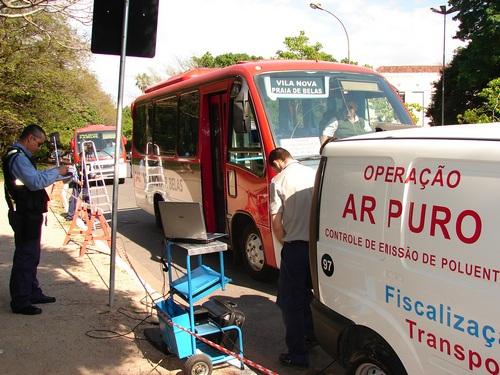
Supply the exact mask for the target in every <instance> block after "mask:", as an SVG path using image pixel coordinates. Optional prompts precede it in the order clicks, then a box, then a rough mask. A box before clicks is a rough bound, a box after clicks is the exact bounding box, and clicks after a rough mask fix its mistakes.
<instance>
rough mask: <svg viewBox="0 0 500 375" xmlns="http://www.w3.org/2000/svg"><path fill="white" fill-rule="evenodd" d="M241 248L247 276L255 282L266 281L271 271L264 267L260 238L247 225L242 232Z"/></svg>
mask: <svg viewBox="0 0 500 375" xmlns="http://www.w3.org/2000/svg"><path fill="white" fill-rule="evenodd" d="M241 248H242V253H243V254H242V255H243V257H242V258H243V262H244V264H245V268H246V270H247V272H248V273H249V275H250V276H251V277H252V278H254V279H256V280H267V279H268V278H269V277H270V275H271V272H272V269H271V268H270V267H269V266H267V265H266V256H265V254H264V246H263V244H262V238H261V237H260V234H259V231H258V230H257V228H255V226H254V225H248V226H247V227H246V228H245V230H244V231H243V236H242V247H241Z"/></svg>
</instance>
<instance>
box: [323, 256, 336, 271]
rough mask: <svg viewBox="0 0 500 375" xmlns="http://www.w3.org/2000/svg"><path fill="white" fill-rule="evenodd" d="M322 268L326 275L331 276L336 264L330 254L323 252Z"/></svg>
mask: <svg viewBox="0 0 500 375" xmlns="http://www.w3.org/2000/svg"><path fill="white" fill-rule="evenodd" d="M321 269H322V270H323V273H324V274H325V275H326V276H328V277H331V276H332V275H333V271H334V269H335V266H334V264H333V259H332V257H331V256H330V255H329V254H323V256H322V257H321Z"/></svg>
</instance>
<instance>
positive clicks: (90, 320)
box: [0, 183, 247, 375]
mask: <svg viewBox="0 0 500 375" xmlns="http://www.w3.org/2000/svg"><path fill="white" fill-rule="evenodd" d="M0 188H1V191H2V192H3V183H0ZM0 195H1V196H0V217H1V223H2V224H1V225H0V327H1V328H0V374H24V373H26V374H32V375H37V374H51V375H56V374H61V375H62V374H64V375H67V374H83V375H88V374H134V375H141V374H178V375H179V374H182V371H181V369H182V366H183V361H181V360H179V359H177V358H176V357H173V356H166V355H164V354H163V353H162V352H160V351H158V350H157V349H155V348H154V347H153V346H152V345H150V343H149V342H148V341H145V340H144V336H143V332H142V331H143V329H144V328H147V327H153V326H152V325H149V324H141V325H140V326H138V327H137V328H136V329H135V330H134V331H133V332H130V331H131V330H132V329H134V327H136V326H137V325H138V324H139V323H140V322H141V320H143V319H145V318H147V317H148V315H149V314H150V313H151V308H150V307H147V306H145V303H146V302H148V303H149V300H148V299H147V298H146V292H145V291H144V289H143V288H142V286H141V285H140V283H139V282H138V280H136V279H134V278H133V277H132V276H131V275H130V274H129V273H128V272H127V271H125V270H124V269H123V268H121V267H120V266H119V265H120V262H117V267H116V277H115V298H114V306H113V307H112V308H110V307H109V306H108V298H109V297H108V296H109V294H108V293H109V291H108V284H109V265H110V257H109V255H107V254H105V253H103V252H101V251H99V250H97V249H96V248H93V247H91V248H90V249H89V250H88V251H87V254H86V255H85V256H84V257H82V258H78V251H79V246H78V245H77V244H74V243H72V242H70V243H69V244H68V245H67V246H64V247H63V246H62V243H63V240H64V236H65V227H66V228H67V227H68V225H67V224H66V222H65V221H63V218H62V216H60V213H61V212H62V211H63V208H62V207H61V206H58V204H59V205H60V203H59V202H57V201H52V202H51V203H52V207H51V209H49V212H48V214H47V219H48V225H47V226H44V227H43V235H42V257H41V261H40V265H39V267H38V279H39V281H40V284H41V286H42V288H43V290H44V292H45V293H46V294H48V295H50V296H55V297H56V298H57V302H56V303H54V304H46V305H40V307H41V308H42V310H43V313H42V314H41V315H35V316H25V315H17V314H13V313H11V311H10V306H9V302H10V295H9V277H10V271H11V267H12V256H13V250H14V238H13V232H12V230H11V228H10V226H9V224H8V221H7V207H6V204H5V199H4V197H3V193H1V194H0ZM148 320H151V318H150V319H148ZM154 320H156V319H154ZM113 332H116V333H113ZM117 334H123V335H125V336H122V337H118V338H101V339H98V338H92V337H89V336H98V337H108V336H116V335H117ZM242 373H243V372H240V371H239V370H237V369H236V368H234V367H223V368H221V369H218V370H216V371H214V374H242ZM245 373H247V372H245Z"/></svg>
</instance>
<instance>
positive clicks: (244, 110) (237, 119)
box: [231, 79, 250, 133]
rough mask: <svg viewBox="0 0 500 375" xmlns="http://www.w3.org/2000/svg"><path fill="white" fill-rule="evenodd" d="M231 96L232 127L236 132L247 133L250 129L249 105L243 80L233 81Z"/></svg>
mask: <svg viewBox="0 0 500 375" xmlns="http://www.w3.org/2000/svg"><path fill="white" fill-rule="evenodd" d="M231 97H232V98H233V129H234V131H235V132H236V133H248V132H249V131H250V120H249V113H250V105H249V102H248V86H247V84H246V82H245V80H243V79H239V80H235V81H234V83H233V87H232V89H231Z"/></svg>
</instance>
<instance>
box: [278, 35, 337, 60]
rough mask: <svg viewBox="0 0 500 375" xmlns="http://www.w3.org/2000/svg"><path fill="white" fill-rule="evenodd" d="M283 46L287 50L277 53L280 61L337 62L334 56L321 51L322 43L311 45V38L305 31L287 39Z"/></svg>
mask: <svg viewBox="0 0 500 375" xmlns="http://www.w3.org/2000/svg"><path fill="white" fill-rule="evenodd" d="M283 44H284V45H285V46H286V49H285V50H278V51H276V58H278V59H285V60H287V59H288V60H323V61H334V62H335V61H337V60H335V58H334V57H333V56H332V55H330V54H328V53H326V52H323V51H321V49H322V48H323V46H322V45H321V43H319V42H317V43H315V44H312V45H311V44H309V37H307V36H306V34H305V32H304V31H300V32H299V35H298V36H288V37H285V41H284V42H283Z"/></svg>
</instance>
